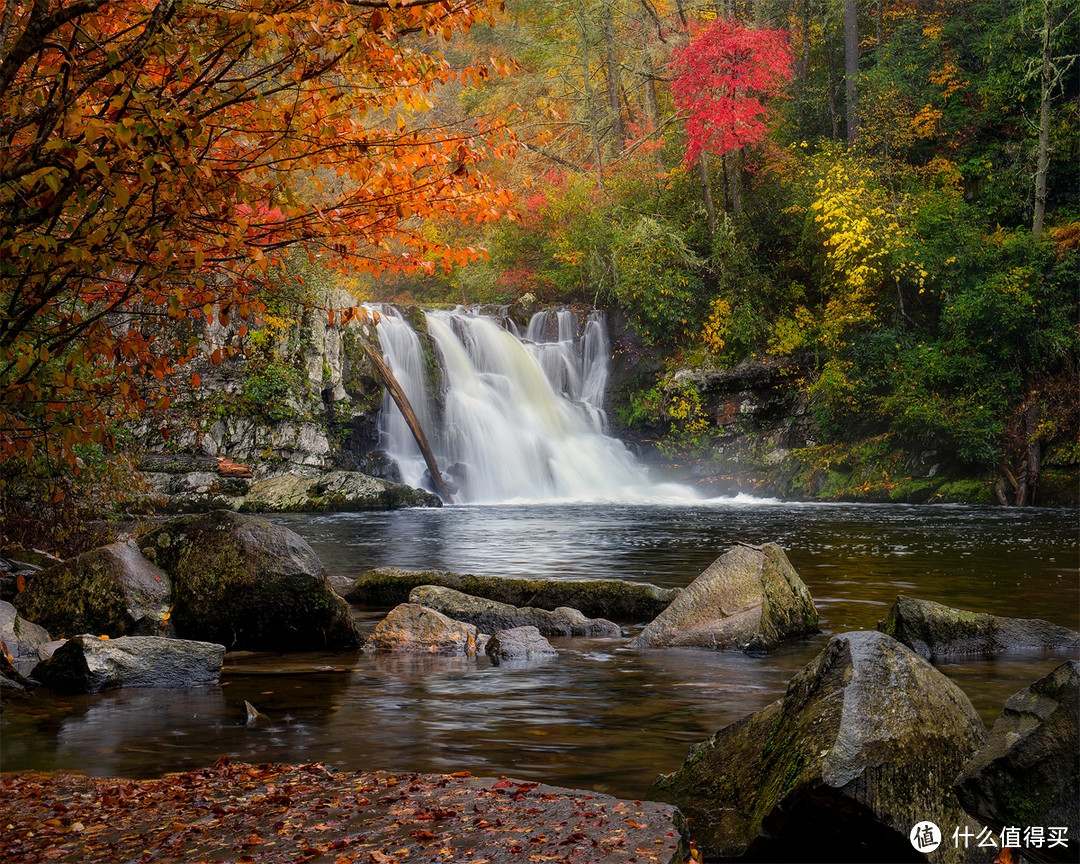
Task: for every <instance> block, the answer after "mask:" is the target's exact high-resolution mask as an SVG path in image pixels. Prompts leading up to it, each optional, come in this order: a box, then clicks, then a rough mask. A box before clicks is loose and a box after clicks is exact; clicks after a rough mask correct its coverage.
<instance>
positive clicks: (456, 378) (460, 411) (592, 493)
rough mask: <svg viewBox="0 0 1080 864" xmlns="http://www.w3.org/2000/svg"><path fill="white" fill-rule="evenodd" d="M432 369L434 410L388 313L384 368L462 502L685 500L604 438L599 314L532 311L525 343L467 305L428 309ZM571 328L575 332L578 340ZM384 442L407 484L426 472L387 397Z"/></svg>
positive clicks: (409, 335) (403, 334) (411, 350)
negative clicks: (435, 370)
mask: <svg viewBox="0 0 1080 864" xmlns="http://www.w3.org/2000/svg"><path fill="white" fill-rule="evenodd" d="M427 325H428V333H429V334H430V336H431V338H432V339H433V340H434V343H435V345H436V348H437V353H438V359H439V367H440V374H441V378H442V380H441V382H440V387H441V389H440V397H439V403H440V404H439V405H436V404H435V403H434V401H433V399H432V397H431V395H430V392H429V391H430V389H431V386H430V385H431V382H428V381H426V380H425V377H424V359H423V350H422V345H421V341H420V338H419V337H418V336H417V334H416V333H415V332H414V331H413V330H412V329H411V328H410V327H409V325H408V323H407V322H406V321H405V320H404V319H402V318H401V317H400V315H398V314H397V313H396V312H394V311H393V310H388V311H387V312H386V313H384V314H383V315H382V316H381V319H380V322H379V325H378V329H379V338H380V340H381V341H382V346H383V352H384V355H385V358H386V362H387V363H388V365H389V366H390V368H391V369H392V370H393V372H394V374H395V376H396V377H397V378H398V380H399V382H400V383H401V386H402V388H403V389H404V390H405V392H406V394H407V395H408V397H409V401H410V402H411V403H412V406H413V410H414V411H415V412H416V414H417V417H418V418H419V419H420V422H421V425H423V427H424V430H425V434H426V435H427V437H428V439H429V442H430V443H431V446H432V449H433V450H434V451H435V454H436V458H437V459H438V462H439V466H440V468H441V469H444V470H445V471H446V473H447V475H448V479H449V480H450V481H452V483H454V484H456V486H457V492H456V494H455V498H456V500H458V501H460V502H463V503H497V502H498V503H506V502H525V501H529V502H533V501H659V500H664V501H673V500H693V499H695V498H696V497H697V496H696V495H695V493H694V492H693V490H691V489H689V488H688V487H684V486H680V485H677V484H670V483H669V484H654V483H652V482H651V481H650V480H649V478H648V477H647V476H646V473H645V470H644V469H643V468H642V467H641V466H640V465H639V464H638V463H637V461H636V460H635V459H634V457H633V455H632V454H631V453H630V451H628V450H627V449H626V446H625V445H624V444H623V443H622V442H621V441H619V440H617V439H615V438H612V437H610V436H608V435H607V434H605V427H606V419H605V417H604V413H603V409H602V407H601V403H602V400H603V395H604V388H605V386H606V384H607V378H608V369H609V366H608V363H609V348H608V342H607V335H606V332H605V328H604V323H603V319H602V316H601V313H599V312H594V313H592V314H591V315H590V316H589V318H588V319H587V321H586V322H585V326H584V327H583V328H579V321H578V318H577V315H576V314H575V313H574V312H572V311H570V310H568V309H561V310H558V311H556V312H550V311H548V312H540V313H538V314H537V315H535V316H534V317H533V319H532V320H531V321H530V322H529V326H528V328H527V330H526V334H525V338H524V340H523V339H521V338H519V337H518V336H517V335H515V334H514V333H511V332H510V331H508V330H507V329H505V328H504V327H503V326H500V324H499V323H498V322H497V321H496V320H495V319H493V318H490V317H488V316H484V315H479V314H476V313H474V312H470V311H468V310H461V309H459V310H456V311H454V312H428V313H427ZM579 329H580V330H581V332H580V333H579ZM379 429H380V432H381V433H382V436H383V440H382V444H383V447H384V448H385V449H386V450H387V452H388V453H389V454H390V455H391V456H392V457H393V458H394V459H396V460H397V462H398V464H399V466H400V467H401V472H402V476H403V478H404V480H405V482H406V483H411V484H413V485H427V484H425V482H424V479H425V478H424V472H425V466H424V462H423V459H422V458H421V456H420V453H419V450H418V448H417V446H416V443H415V442H414V441H413V439H412V436H411V434H410V433H409V430H408V427H407V426H406V424H405V421H404V418H403V417H402V416H401V413H400V412H399V411H398V410H397V408H396V406H394V405H393V404H392V403H391V402H390V400H389V398H387V399H384V402H383V410H382V413H381V416H380V425H379Z"/></svg>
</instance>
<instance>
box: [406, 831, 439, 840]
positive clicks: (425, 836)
mask: <svg viewBox="0 0 1080 864" xmlns="http://www.w3.org/2000/svg"><path fill="white" fill-rule="evenodd" d="M409 836H410V837H415V838H416V839H417V840H434V839H435V835H434V834H432V833H431V832H430V831H428V830H427V829H426V828H419V829H417V830H415V831H410V832H409Z"/></svg>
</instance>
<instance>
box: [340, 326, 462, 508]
mask: <svg viewBox="0 0 1080 864" xmlns="http://www.w3.org/2000/svg"><path fill="white" fill-rule="evenodd" d="M359 341H360V347H361V348H363V349H364V354H366V355H367V357H368V359H369V360H370V361H371V365H372V366H374V367H375V372H376V374H377V375H378V376H379V378H380V379H381V380H382V383H383V386H384V387H385V388H386V392H387V393H389V394H390V398H391V399H393V400H394V404H395V405H397V407H398V410H400V411H401V414H402V416H403V417H404V418H405V422H406V423H408V424H409V431H411V432H412V434H413V438H415V439H416V446H417V447H419V448H420V452H421V453H422V454H423V456H424V462H425V463H427V467H428V471H429V472H430V473H431V479H432V482H433V483H434V484H435V491H436V492H438V493H439V496H440V497H441V498H442V499H443V500H444V501H445V502H446V503H447V504H453V503H454V499H453V497H452V496H451V495H450V490H449V489H447V488H446V482H445V481H444V480H443V476H442V472H440V471H439V466H438V463H436V461H435V454H434V453H432V452H431V446H430V445H429V444H428V441H427V436H426V435H424V430H423V428H421V426H420V421H419V420H417V419H416V413H415V412H414V411H413V409H412V405H411V404H409V397H408V396H406V395H405V391H404V390H402V389H401V385H400V384H399V383H398V380H397V378H395V377H394V373H393V372H391V371H390V367H389V366H387V365H386V361H385V360H383V358H382V355H381V354H379V352H378V351H376V350H375V349H374V348H372V347H371V345H369V344H368V342H367V340H366V339H364V338H363V337H360V340H359Z"/></svg>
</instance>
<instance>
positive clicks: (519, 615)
mask: <svg viewBox="0 0 1080 864" xmlns="http://www.w3.org/2000/svg"><path fill="white" fill-rule="evenodd" d="M409 602H410V603H419V604H420V605H421V606H427V607H428V608H429V609H436V610H438V611H439V612H442V613H443V614H444V615H447V616H449V617H450V618H453V619H454V620H455V621H465V622H468V623H469V624H475V625H476V626H477V627H479V628H480V629H481V630H482V631H483V632H485V633H494V632H495V631H496V630H509V629H513V628H516V627H535V628H536V629H537V630H538V631H539V632H540V633H541V634H542V635H544V636H621V635H622V628H620V627H619V625H618V624H615V623H614V622H612V621H608V620H606V619H604V618H586V617H585V616H584V615H583V614H582V613H581V612H579V611H578V610H577V609H570V608H568V607H566V606H560V607H559V608H557V609H554V610H551V611H548V610H547V609H537V608H535V607H531V606H511V605H509V604H508V603H499V602H498V601H497V600H488V599H486V598H484V597H473V596H471V595H469V594H462V593H461V592H460V591H455V590H454V589H453V588H444V587H442V586H440V585H421V586H420V587H418V588H414V589H413V590H412V591H411V592H410V593H409Z"/></svg>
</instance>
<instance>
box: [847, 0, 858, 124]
mask: <svg viewBox="0 0 1080 864" xmlns="http://www.w3.org/2000/svg"><path fill="white" fill-rule="evenodd" d="M858 13H859V10H858V7H857V5H856V2H855V0H844V93H845V96H846V102H847V105H846V108H847V142H848V144H854V143H855V139H856V138H857V137H858V136H859V112H858V105H857V102H858V89H857V82H858V78H859V14H858Z"/></svg>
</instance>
